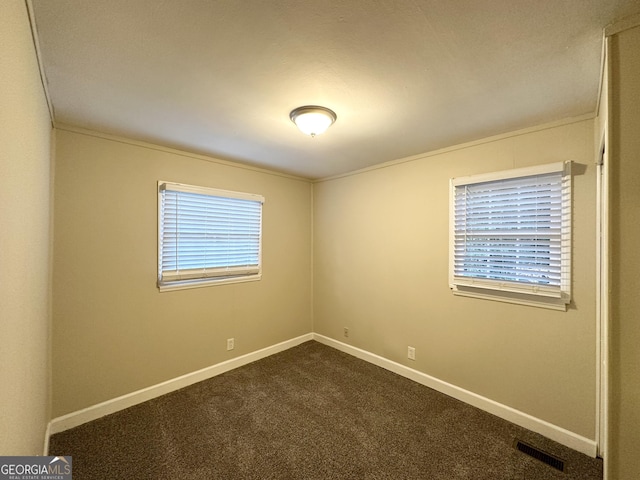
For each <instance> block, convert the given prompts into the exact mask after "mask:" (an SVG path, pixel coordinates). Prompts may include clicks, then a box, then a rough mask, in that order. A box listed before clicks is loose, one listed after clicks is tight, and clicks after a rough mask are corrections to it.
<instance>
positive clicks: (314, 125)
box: [289, 105, 338, 137]
mask: <svg viewBox="0 0 640 480" xmlns="http://www.w3.org/2000/svg"><path fill="white" fill-rule="evenodd" d="M289 118H290V119H291V121H292V122H293V123H295V124H296V125H297V127H298V128H299V129H300V131H301V132H302V133H305V134H307V135H311V136H312V137H315V136H316V135H320V134H321V133H324V132H325V131H326V130H327V128H329V127H330V126H331V124H332V123H333V122H335V121H336V118H338V117H337V116H336V114H335V112H334V111H333V110H329V109H328V108H325V107H319V106H317V105H306V106H304V107H298V108H296V109H295V110H292V111H291V113H290V114H289Z"/></svg>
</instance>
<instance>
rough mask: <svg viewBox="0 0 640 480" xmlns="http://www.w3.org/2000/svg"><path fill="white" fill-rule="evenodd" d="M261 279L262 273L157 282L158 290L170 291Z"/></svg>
mask: <svg viewBox="0 0 640 480" xmlns="http://www.w3.org/2000/svg"><path fill="white" fill-rule="evenodd" d="M261 279H262V274H261V273H258V274H256V275H244V276H240V277H217V278H215V277H213V278H203V279H200V278H199V279H195V280H181V281H176V282H170V283H159V284H158V289H159V290H160V292H172V291H174V290H186V289H189V288H202V287H211V286H214V285H229V284H231V283H244V282H256V281H258V280H261Z"/></svg>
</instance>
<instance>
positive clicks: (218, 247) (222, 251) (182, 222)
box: [158, 182, 264, 287]
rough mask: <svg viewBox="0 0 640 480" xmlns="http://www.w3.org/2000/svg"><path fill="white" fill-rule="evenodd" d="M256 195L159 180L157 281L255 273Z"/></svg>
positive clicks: (258, 253) (257, 240) (259, 209)
mask: <svg viewBox="0 0 640 480" xmlns="http://www.w3.org/2000/svg"><path fill="white" fill-rule="evenodd" d="M263 202H264V198H263V197H261V196H259V195H252V194H245V193H239V192H228V191H225V190H216V189H210V188H204V187H194V186H190V185H181V184H175V183H165V182H159V184H158V203H159V213H158V216H159V219H158V220H159V231H158V251H159V254H158V284H159V286H160V287H162V286H163V285H167V284H171V283H172V282H181V281H192V282H191V283H193V280H194V279H220V278H222V277H224V278H229V277H242V276H250V275H257V274H259V273H260V270H261V261H260V260H261V230H262V204H263Z"/></svg>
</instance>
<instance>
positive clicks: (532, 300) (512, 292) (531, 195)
mask: <svg viewBox="0 0 640 480" xmlns="http://www.w3.org/2000/svg"><path fill="white" fill-rule="evenodd" d="M570 166H571V162H566V163H555V164H550V165H543V166H539V167H532V168H523V169H517V170H510V171H506V172H498V173H492V174H485V175H475V176H470V177H462V178H454V179H452V180H451V222H450V223H451V225H450V262H449V284H450V287H451V288H452V290H453V292H454V293H455V294H458V295H466V296H475V297H482V298H490V299H494V300H502V301H507V302H514V303H524V304H530V305H536V306H544V307H549V308H557V309H562V310H564V309H566V304H567V303H569V301H570V297H571V278H570V277H571V275H570V273H571V173H570Z"/></svg>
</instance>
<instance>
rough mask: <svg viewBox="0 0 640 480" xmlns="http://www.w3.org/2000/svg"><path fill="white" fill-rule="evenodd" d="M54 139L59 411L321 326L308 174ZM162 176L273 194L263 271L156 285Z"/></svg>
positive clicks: (268, 198) (79, 138)
mask: <svg viewBox="0 0 640 480" xmlns="http://www.w3.org/2000/svg"><path fill="white" fill-rule="evenodd" d="M56 148H57V156H56V183H55V187H56V197H55V248H54V280H53V315H54V317H53V322H54V323H53V325H54V331H53V362H54V363H53V365H54V370H53V380H54V389H53V400H54V401H53V405H54V416H60V415H63V414H66V413H69V412H72V411H76V410H79V409H81V408H84V407H88V406H90V405H94V404H97V403H99V402H102V401H105V400H109V399H112V398H115V397H117V396H119V395H123V394H127V393H130V392H133V391H135V390H138V389H141V388H144V387H148V386H150V385H155V384H157V383H159V382H163V381H165V380H169V379H172V378H175V377H177V376H179V375H183V374H186V373H190V372H193V371H195V370H198V369H201V368H204V367H207V366H210V365H213V364H216V363H219V362H221V361H224V360H227V359H230V358H233V357H236V356H239V355H242V354H246V353H248V352H252V351H255V350H258V349H260V348H263V347H267V346H271V345H273V344H275V343H278V342H281V341H284V340H288V339H291V338H294V337H296V336H299V335H302V334H306V333H309V332H310V331H311V330H312V320H311V308H310V305H311V194H312V188H311V184H310V183H309V182H307V181H305V180H300V179H294V178H292V177H285V176H281V175H277V174H270V173H266V172H264V171H258V170H256V169H249V168H244V167H241V166H232V165H231V164H225V163H224V162H214V161H208V160H207V159H206V158H205V157H198V156H193V155H188V154H181V153H179V152H175V151H170V150H166V149H158V148H153V147H152V146H144V145H137V144H132V143H130V142H129V143H127V142H126V141H118V140H112V139H105V138H99V137H95V136H90V135H86V134H82V133H75V132H71V131H65V130H62V129H57V130H56ZM158 180H165V181H172V182H180V183H187V184H194V185H202V186H207V187H215V188H222V189H226V190H235V191H242V192H249V193H257V194H261V195H264V197H265V205H264V213H263V232H264V234H263V236H264V240H263V277H262V280H261V281H257V282H249V283H239V284H232V285H218V286H212V287H206V288H197V289H190V290H180V291H173V292H163V293H159V292H158V289H157V288H156V278H157V194H156V187H157V181H158ZM231 337H234V338H235V350H233V351H231V352H227V351H226V339H227V338H231Z"/></svg>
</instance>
